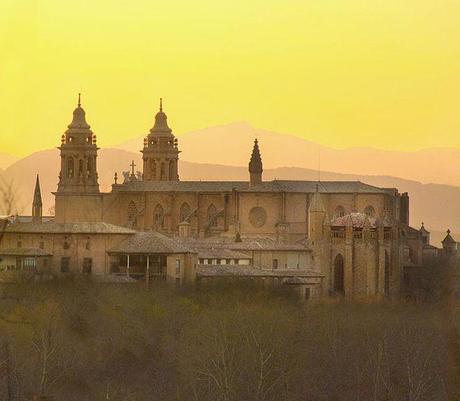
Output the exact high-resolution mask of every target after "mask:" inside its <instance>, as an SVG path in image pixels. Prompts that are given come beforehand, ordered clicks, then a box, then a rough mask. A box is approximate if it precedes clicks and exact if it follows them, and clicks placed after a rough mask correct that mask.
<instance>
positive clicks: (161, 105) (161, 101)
mask: <svg viewBox="0 0 460 401" xmlns="http://www.w3.org/2000/svg"><path fill="white" fill-rule="evenodd" d="M160 111H163V98H162V97H160Z"/></svg>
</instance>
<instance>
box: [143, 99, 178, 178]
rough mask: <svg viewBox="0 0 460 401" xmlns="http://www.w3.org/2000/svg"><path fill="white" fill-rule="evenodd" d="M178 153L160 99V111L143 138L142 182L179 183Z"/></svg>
mask: <svg viewBox="0 0 460 401" xmlns="http://www.w3.org/2000/svg"><path fill="white" fill-rule="evenodd" d="M179 153H180V152H179V149H178V146H177V138H175V137H174V135H173V134H172V131H171V128H169V126H168V117H167V116H166V114H165V113H164V112H163V100H162V99H160V111H159V112H158V113H157V114H156V116H155V124H154V126H153V128H152V129H151V130H150V133H149V134H148V136H147V137H146V138H144V148H143V149H142V154H143V156H142V159H143V161H144V166H143V168H144V170H143V173H144V181H179V172H178V162H179Z"/></svg>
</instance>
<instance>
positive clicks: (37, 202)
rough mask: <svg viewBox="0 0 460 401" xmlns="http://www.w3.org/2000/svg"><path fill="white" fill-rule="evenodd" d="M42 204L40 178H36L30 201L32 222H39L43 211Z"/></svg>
mask: <svg viewBox="0 0 460 401" xmlns="http://www.w3.org/2000/svg"><path fill="white" fill-rule="evenodd" d="M42 208H43V204H42V193H41V191H40V179H39V178H38V174H37V180H36V181H35V191H34V200H33V202H32V222H33V223H41V221H42V213H43V209H42Z"/></svg>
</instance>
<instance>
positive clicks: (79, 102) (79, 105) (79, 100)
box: [78, 93, 81, 107]
mask: <svg viewBox="0 0 460 401" xmlns="http://www.w3.org/2000/svg"><path fill="white" fill-rule="evenodd" d="M78 107H81V93H79V94H78Z"/></svg>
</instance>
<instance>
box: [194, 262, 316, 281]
mask: <svg viewBox="0 0 460 401" xmlns="http://www.w3.org/2000/svg"><path fill="white" fill-rule="evenodd" d="M197 275H198V276H199V277H279V278H284V277H305V278H322V277H323V274H321V273H318V272H314V271H311V270H294V269H292V270H266V269H261V268H258V267H254V266H245V265H198V266H197Z"/></svg>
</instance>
